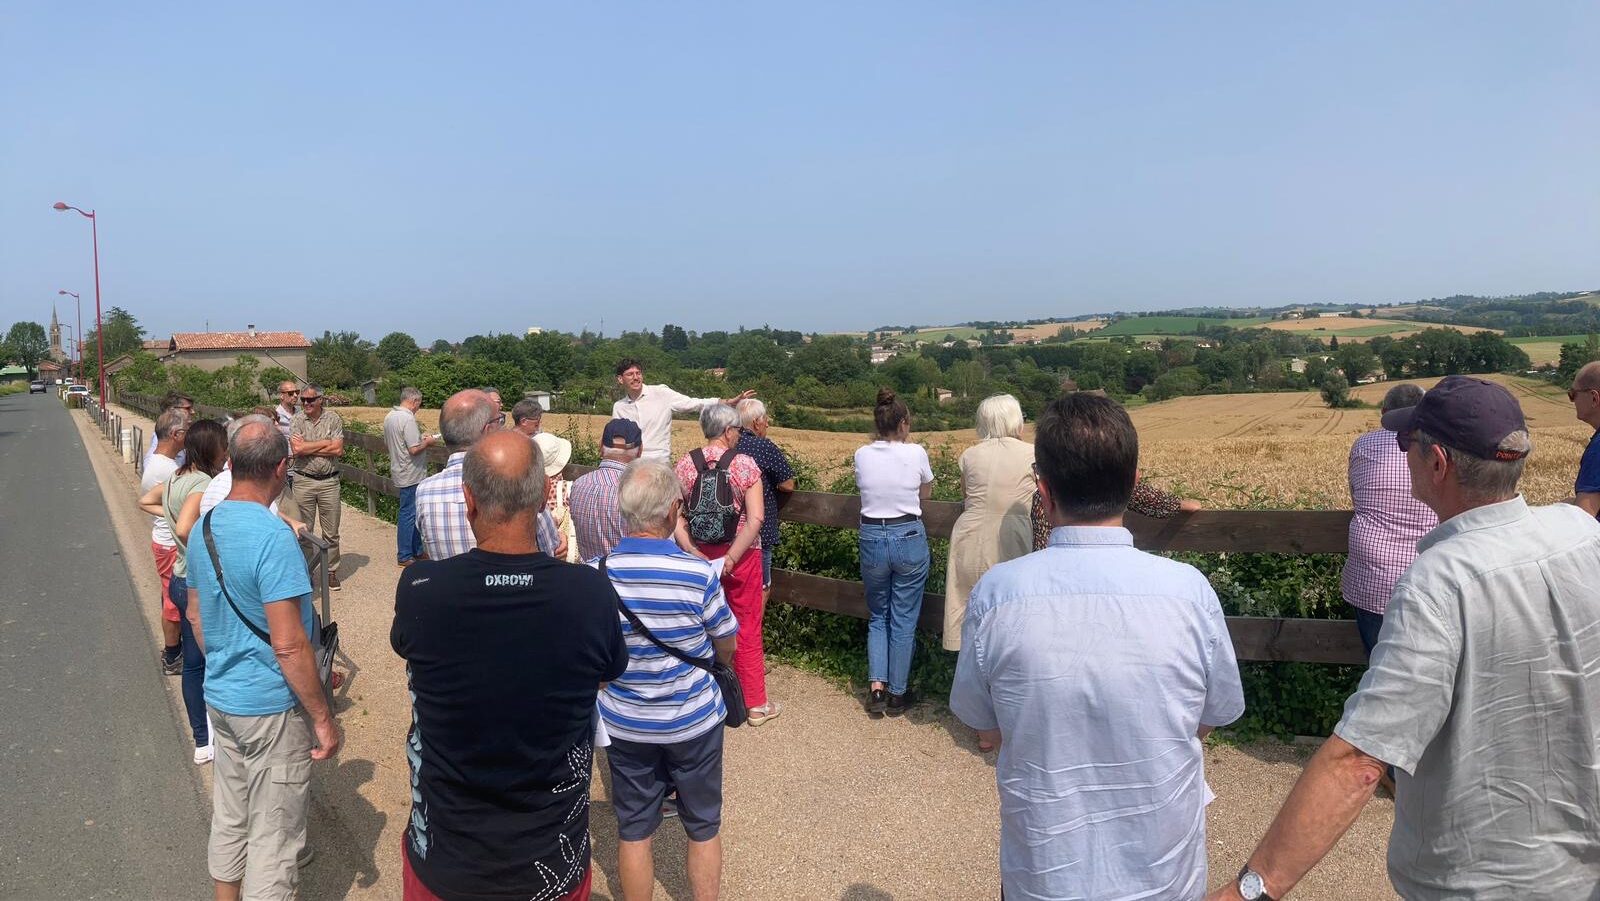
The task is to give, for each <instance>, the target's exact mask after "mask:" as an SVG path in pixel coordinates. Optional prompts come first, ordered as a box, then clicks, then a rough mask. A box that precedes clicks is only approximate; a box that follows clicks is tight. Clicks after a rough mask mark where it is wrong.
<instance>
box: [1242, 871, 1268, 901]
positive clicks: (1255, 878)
mask: <svg viewBox="0 0 1600 901" xmlns="http://www.w3.org/2000/svg"><path fill="white" fill-rule="evenodd" d="M1266 891H1267V884H1266V883H1265V882H1263V881H1262V879H1261V874H1260V873H1257V872H1256V871H1254V870H1245V871H1244V875H1243V876H1240V877H1239V894H1241V895H1243V896H1244V898H1245V901H1254V899H1256V898H1260V897H1261V896H1262V895H1264V894H1266Z"/></svg>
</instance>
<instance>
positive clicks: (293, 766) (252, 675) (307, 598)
mask: <svg viewBox="0 0 1600 901" xmlns="http://www.w3.org/2000/svg"><path fill="white" fill-rule="evenodd" d="M228 453H229V456H230V458H231V460H232V471H233V487H232V488H231V489H230V490H229V492H228V497H227V499H226V500H224V501H223V502H222V503H221V504H219V505H217V507H216V509H214V510H212V511H211V512H210V513H208V514H207V515H206V517H205V518H204V519H203V520H202V522H201V527H200V528H199V529H196V530H195V532H194V533H193V535H192V536H191V545H190V558H191V559H192V560H194V570H193V572H192V573H191V579H190V582H189V591H190V602H189V617H190V623H191V624H192V625H193V627H194V634H195V637H196V639H198V641H199V642H200V645H201V647H203V648H204V649H205V650H206V651H207V655H206V705H207V707H208V709H209V712H210V715H211V721H212V736H213V738H212V741H213V744H214V746H215V748H216V760H215V762H214V765H213V766H214V770H213V782H214V785H215V790H214V792H213V798H214V803H213V805H212V807H213V812H212V817H211V843H210V850H209V855H208V863H209V868H210V870H211V878H212V879H213V880H215V881H216V883H217V886H216V891H217V897H218V898H238V897H240V894H241V892H243V893H244V894H245V895H246V896H247V897H252V898H254V897H274V898H276V897H286V898H287V897H293V896H294V892H295V883H296V882H297V880H298V867H297V866H296V859H297V857H299V855H300V853H301V849H302V848H304V847H305V841H306V808H307V803H308V801H309V800H310V791H309V789H310V784H311V761H312V760H321V759H324V758H327V757H331V756H332V755H333V754H335V753H336V752H337V751H338V750H339V743H340V736H339V727H338V726H337V725H336V724H335V723H334V721H333V711H332V709H331V708H330V707H329V704H328V700H327V697H326V695H325V694H324V693H323V688H322V681H321V679H320V678H319V676H318V673H317V665H316V658H315V653H314V651H313V647H312V643H311V635H312V632H313V631H314V628H315V626H314V618H313V615H312V606H311V581H310V579H309V578H308V577H307V576H306V565H305V557H304V556H302V554H301V552H300V547H299V544H298V543H297V542H296V541H295V536H294V533H292V532H290V531H289V527H288V526H286V525H285V524H284V523H283V521H282V520H281V519H279V518H278V517H277V516H275V515H274V514H273V513H272V512H271V510H269V509H268V505H269V504H270V503H271V502H272V501H273V499H274V498H276V497H277V496H278V495H279V494H280V493H281V492H282V491H283V485H284V480H285V477H286V475H287V469H288V462H287V461H288V448H287V447H285V446H284V442H283V436H282V434H281V433H279V431H278V429H277V427H276V425H274V424H273V422H272V420H271V419H269V418H268V417H266V416H260V415H256V416H250V417H246V418H245V421H244V424H243V425H242V426H240V427H239V429H238V430H237V431H236V432H234V435H233V437H232V438H231V439H230V441H229V444H228ZM213 550H214V551H215V553H216V558H217V562H218V563H220V569H221V577H222V579H221V582H220V583H219V579H218V567H217V566H216V565H214V564H213V560H212V551H213ZM202 623H204V626H205V628H204V631H202V629H201V624H202ZM264 811H274V815H273V816H265V815H263V812H264ZM245 883H249V885H248V886H246V885H245Z"/></svg>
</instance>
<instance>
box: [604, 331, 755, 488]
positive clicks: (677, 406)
mask: <svg viewBox="0 0 1600 901" xmlns="http://www.w3.org/2000/svg"><path fill="white" fill-rule="evenodd" d="M617 384H619V385H621V386H622V390H623V391H624V392H626V396H625V397H623V398H622V399H621V400H619V401H617V402H616V403H614V404H612V405H611V418H612V419H630V420H632V421H634V422H637V423H638V424H639V431H640V432H642V433H643V434H644V452H643V453H642V455H641V456H643V457H644V459H646V460H659V461H661V462H663V463H671V460H672V414H674V413H699V412H700V409H701V408H702V407H705V406H707V405H709V404H728V405H730V406H732V405H734V404H737V403H738V402H739V401H741V400H744V399H745V398H747V397H755V396H756V393H755V391H754V390H745V391H742V392H740V393H739V394H737V395H735V396H733V397H685V396H684V395H682V394H679V393H678V392H676V391H674V390H672V389H671V388H669V387H667V386H666V385H646V384H645V383H644V364H643V363H640V362H639V361H638V360H636V359H633V358H632V357H623V358H622V359H621V360H618V361H617Z"/></svg>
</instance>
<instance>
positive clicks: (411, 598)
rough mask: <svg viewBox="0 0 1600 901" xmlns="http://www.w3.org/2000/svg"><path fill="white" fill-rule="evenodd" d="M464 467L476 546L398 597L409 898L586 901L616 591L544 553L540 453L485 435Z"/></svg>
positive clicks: (616, 646) (612, 671)
mask: <svg viewBox="0 0 1600 901" xmlns="http://www.w3.org/2000/svg"><path fill="white" fill-rule="evenodd" d="M474 393H475V394H477V395H478V396H479V398H480V400H479V401H478V403H479V404H481V405H482V406H484V407H487V406H488V405H489V402H488V398H486V397H483V396H482V393H481V392H474ZM450 437H451V436H450V435H449V434H448V433H447V434H446V438H450ZM456 437H457V438H459V437H460V436H456ZM462 471H463V476H462V490H463V492H464V494H465V496H466V515H467V520H468V522H469V523H470V524H471V528H472V531H473V534H474V536H475V537H476V541H477V547H476V548H475V549H473V550H471V551H468V552H467V553H465V554H461V555H459V556H455V557H451V558H450V559H447V560H424V561H419V562H418V563H416V564H415V565H413V566H412V567H411V568H410V569H408V570H406V572H405V574H404V575H402V576H401V577H400V584H399V585H398V586H397V587H396V589H395V615H394V626H393V628H392V630H391V631H390V643H391V644H392V645H393V647H394V650H395V653H397V654H399V655H400V656H401V657H403V658H405V660H406V672H407V681H408V682H409V686H410V691H411V699H412V701H411V704H412V707H411V711H412V720H411V723H412V725H411V734H410V737H409V740H408V741H407V743H406V757H407V760H408V762H409V764H410V770H411V799H412V801H411V818H410V821H409V823H408V824H407V826H406V831H405V837H404V839H403V840H402V844H403V855H404V856H403V860H404V870H405V872H404V877H403V878H404V886H405V887H404V897H405V898H406V899H408V901H432V899H435V898H447V899H449V898H541V899H547V901H557V899H573V901H578V899H586V898H588V897H589V887H590V872H589V851H590V849H589V781H590V771H591V768H592V757H593V753H594V749H593V744H592V742H593V734H594V716H595V689H596V687H597V686H599V685H601V684H603V683H605V682H608V681H610V680H612V679H615V678H617V677H618V676H620V675H622V673H623V671H624V670H625V669H626V668H627V665H628V650H627V645H626V644H624V643H623V637H622V630H621V628H620V627H619V626H618V622H617V604H618V601H617V595H616V592H614V591H613V590H612V589H611V586H610V584H609V583H608V582H607V581H606V579H605V578H604V577H603V576H601V575H600V574H599V573H598V572H596V571H595V570H593V569H590V568H589V567H586V566H567V565H565V564H563V563H560V562H557V561H556V560H554V559H552V558H551V557H549V556H548V555H545V554H542V553H538V552H537V550H538V549H537V548H536V546H535V545H534V542H533V532H534V522H533V521H534V516H535V514H536V512H537V511H539V510H540V509H542V508H543V506H544V497H543V492H544V472H543V469H542V467H541V465H540V463H539V453H538V449H537V448H536V447H535V446H534V444H533V442H531V441H529V440H527V439H526V438H524V437H522V436H520V435H512V434H509V433H501V434H490V435H487V436H485V437H484V438H483V439H482V440H480V441H478V442H476V443H474V444H473V445H472V448H471V450H470V451H468V452H467V453H466V455H465V460H464V462H463V463H462Z"/></svg>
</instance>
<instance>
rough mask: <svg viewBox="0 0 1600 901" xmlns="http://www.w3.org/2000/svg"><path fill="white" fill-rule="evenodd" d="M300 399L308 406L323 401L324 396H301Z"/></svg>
mask: <svg viewBox="0 0 1600 901" xmlns="http://www.w3.org/2000/svg"><path fill="white" fill-rule="evenodd" d="M300 399H301V400H303V401H305V402H306V403H308V404H314V403H316V402H317V401H319V400H322V395H320V394H302V395H301V396H300Z"/></svg>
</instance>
